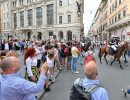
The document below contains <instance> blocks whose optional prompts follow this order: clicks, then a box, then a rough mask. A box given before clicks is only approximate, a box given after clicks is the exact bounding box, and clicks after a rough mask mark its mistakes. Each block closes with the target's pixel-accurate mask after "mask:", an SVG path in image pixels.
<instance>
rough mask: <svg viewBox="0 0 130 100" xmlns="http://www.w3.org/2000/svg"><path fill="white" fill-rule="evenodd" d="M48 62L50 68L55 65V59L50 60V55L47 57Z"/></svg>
mask: <svg viewBox="0 0 130 100" xmlns="http://www.w3.org/2000/svg"><path fill="white" fill-rule="evenodd" d="M47 63H48V67H49V68H51V67H53V61H52V60H50V59H49V58H48V57H47ZM47 73H49V70H48V72H47Z"/></svg>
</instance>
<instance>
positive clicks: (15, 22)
mask: <svg viewBox="0 0 130 100" xmlns="http://www.w3.org/2000/svg"><path fill="white" fill-rule="evenodd" d="M16 27H17V15H16V13H14V29H16Z"/></svg>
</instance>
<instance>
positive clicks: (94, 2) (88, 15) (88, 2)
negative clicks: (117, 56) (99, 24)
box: [83, 0, 101, 34]
mask: <svg viewBox="0 0 130 100" xmlns="http://www.w3.org/2000/svg"><path fill="white" fill-rule="evenodd" d="M100 2H101V0H84V19H83V20H84V32H85V34H87V33H88V30H89V28H90V26H91V23H92V21H93V18H94V16H95V13H96V11H97V8H98V7H99V4H100Z"/></svg>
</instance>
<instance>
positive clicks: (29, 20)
mask: <svg viewBox="0 0 130 100" xmlns="http://www.w3.org/2000/svg"><path fill="white" fill-rule="evenodd" d="M32 25H33V15H32V9H30V10H28V26H32Z"/></svg>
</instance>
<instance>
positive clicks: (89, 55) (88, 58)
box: [84, 47, 96, 65]
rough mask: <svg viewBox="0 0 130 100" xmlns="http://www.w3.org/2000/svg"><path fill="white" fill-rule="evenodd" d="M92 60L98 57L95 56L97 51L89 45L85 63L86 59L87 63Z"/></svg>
mask: <svg viewBox="0 0 130 100" xmlns="http://www.w3.org/2000/svg"><path fill="white" fill-rule="evenodd" d="M91 60H93V61H95V62H96V58H95V53H94V51H93V47H89V51H88V52H86V53H85V57H84V65H85V61H86V63H88V62H89V61H91Z"/></svg>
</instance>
